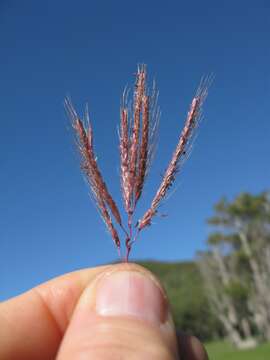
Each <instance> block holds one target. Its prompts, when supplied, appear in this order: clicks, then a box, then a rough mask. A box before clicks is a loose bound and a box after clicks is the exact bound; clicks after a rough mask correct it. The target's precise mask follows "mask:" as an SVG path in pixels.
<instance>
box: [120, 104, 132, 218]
mask: <svg viewBox="0 0 270 360" xmlns="http://www.w3.org/2000/svg"><path fill="white" fill-rule="evenodd" d="M120 170H121V187H122V195H123V200H124V206H125V209H126V211H127V212H128V211H129V209H130V200H131V189H130V183H129V136H128V110H127V109H126V108H122V109H121V116H120Z"/></svg>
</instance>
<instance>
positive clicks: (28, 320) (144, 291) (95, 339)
mask: <svg viewBox="0 0 270 360" xmlns="http://www.w3.org/2000/svg"><path fill="white" fill-rule="evenodd" d="M0 359H2V360H13V359H14V360H15V359H16V360H18V359H20V360H26V359H27V360H31V359H35V360H36V359H39V360H51V359H57V360H68V359H73V360H76V359H80V360H83V359H93V360H96V359H99V360H103V359H106V360H120V359H121V360H122V359H123V360H125V359H128V360H137V359H138V360H149V359H155V360H173V359H180V360H207V354H206V352H205V350H204V348H203V346H202V344H201V343H200V342H199V340H197V339H196V338H195V337H192V336H185V335H179V336H177V335H176V333H175V329H174V325H173V322H172V317H171V314H170V308H169V304H168V300H167V296H166V294H165V291H164V290H163V288H162V286H161V285H160V282H159V281H158V279H157V278H156V277H154V275H153V274H152V273H150V272H149V271H148V270H146V269H145V268H143V267H141V266H139V265H136V264H132V263H122V264H114V265H107V266H100V267H96V268H88V269H84V270H79V271H76V272H72V273H69V274H66V275H63V276H61V277H57V278H55V279H53V280H50V281H49V282H46V283H44V284H42V285H39V286H38V287H36V288H33V289H31V290H30V291H28V292H26V293H24V294H22V295H20V296H17V297H15V298H12V299H11V300H8V301H5V302H3V303H1V304H0Z"/></svg>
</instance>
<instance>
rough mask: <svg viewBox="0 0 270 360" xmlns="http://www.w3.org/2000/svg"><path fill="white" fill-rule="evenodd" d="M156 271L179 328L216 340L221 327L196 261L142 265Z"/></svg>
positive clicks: (201, 337) (148, 262)
mask: <svg viewBox="0 0 270 360" xmlns="http://www.w3.org/2000/svg"><path fill="white" fill-rule="evenodd" d="M139 264H141V265H142V266H145V267H146V268H148V269H149V270H150V271H152V272H153V273H154V274H155V275H156V276H157V277H158V278H159V279H160V280H161V282H162V284H163V286H164V287H165V289H166V291H167V294H168V296H169V300H170V303H171V307H172V312H173V317H174V321H175V324H176V327H177V329H179V330H182V331H184V332H186V333H191V334H193V335H196V336H197V337H199V338H200V339H202V340H204V341H205V340H212V339H214V338H217V337H218V335H219V334H220V333H221V326H220V324H219V322H218V321H217V319H216V318H215V316H214V315H213V314H212V312H211V309H210V307H209V303H208V301H207V297H206V293H205V289H204V287H203V280H202V278H201V275H200V273H199V271H198V269H197V266H196V264H195V263H194V262H181V263H180V262H176V263H165V262H155V261H145V262H139Z"/></svg>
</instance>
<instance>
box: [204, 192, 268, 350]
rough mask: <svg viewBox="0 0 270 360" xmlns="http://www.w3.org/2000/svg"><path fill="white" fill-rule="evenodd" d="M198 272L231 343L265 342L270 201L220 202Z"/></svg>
mask: <svg viewBox="0 0 270 360" xmlns="http://www.w3.org/2000/svg"><path fill="white" fill-rule="evenodd" d="M214 210H215V214H214V216H213V217H211V218H210V219H208V224H210V225H211V226H212V227H214V228H215V232H213V233H212V234H211V235H210V236H209V238H208V247H209V250H208V252H207V253H204V254H200V256H199V267H200V269H201V273H202V275H203V277H204V279H205V283H206V286H207V287H208V295H209V298H210V301H211V304H212V306H213V309H214V311H215V312H216V314H217V316H218V317H219V319H220V320H221V322H222V323H223V326H224V328H225V330H226V332H227V335H228V337H229V339H230V340H231V342H232V343H234V344H235V345H236V346H238V347H241V346H243V345H245V344H246V340H247V339H249V343H250V344H251V343H253V344H255V341H254V339H255V337H256V338H261V339H263V340H270V283H269V279H270V198H269V194H268V193H267V192H262V193H261V194H258V195H251V194H249V193H242V194H240V195H239V196H237V197H236V198H235V199H234V200H233V201H231V202H229V201H227V200H226V199H225V198H222V199H221V200H220V201H219V202H218V203H217V204H216V205H215V207H214Z"/></svg>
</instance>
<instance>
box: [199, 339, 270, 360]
mask: <svg viewBox="0 0 270 360" xmlns="http://www.w3.org/2000/svg"><path fill="white" fill-rule="evenodd" d="M206 348H207V352H208V355H209V359H210V360H269V359H270V343H268V344H262V345H259V346H258V347H256V348H255V349H251V350H235V349H234V348H232V347H231V346H230V344H228V343H226V342H215V343H210V344H208V345H206Z"/></svg>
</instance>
